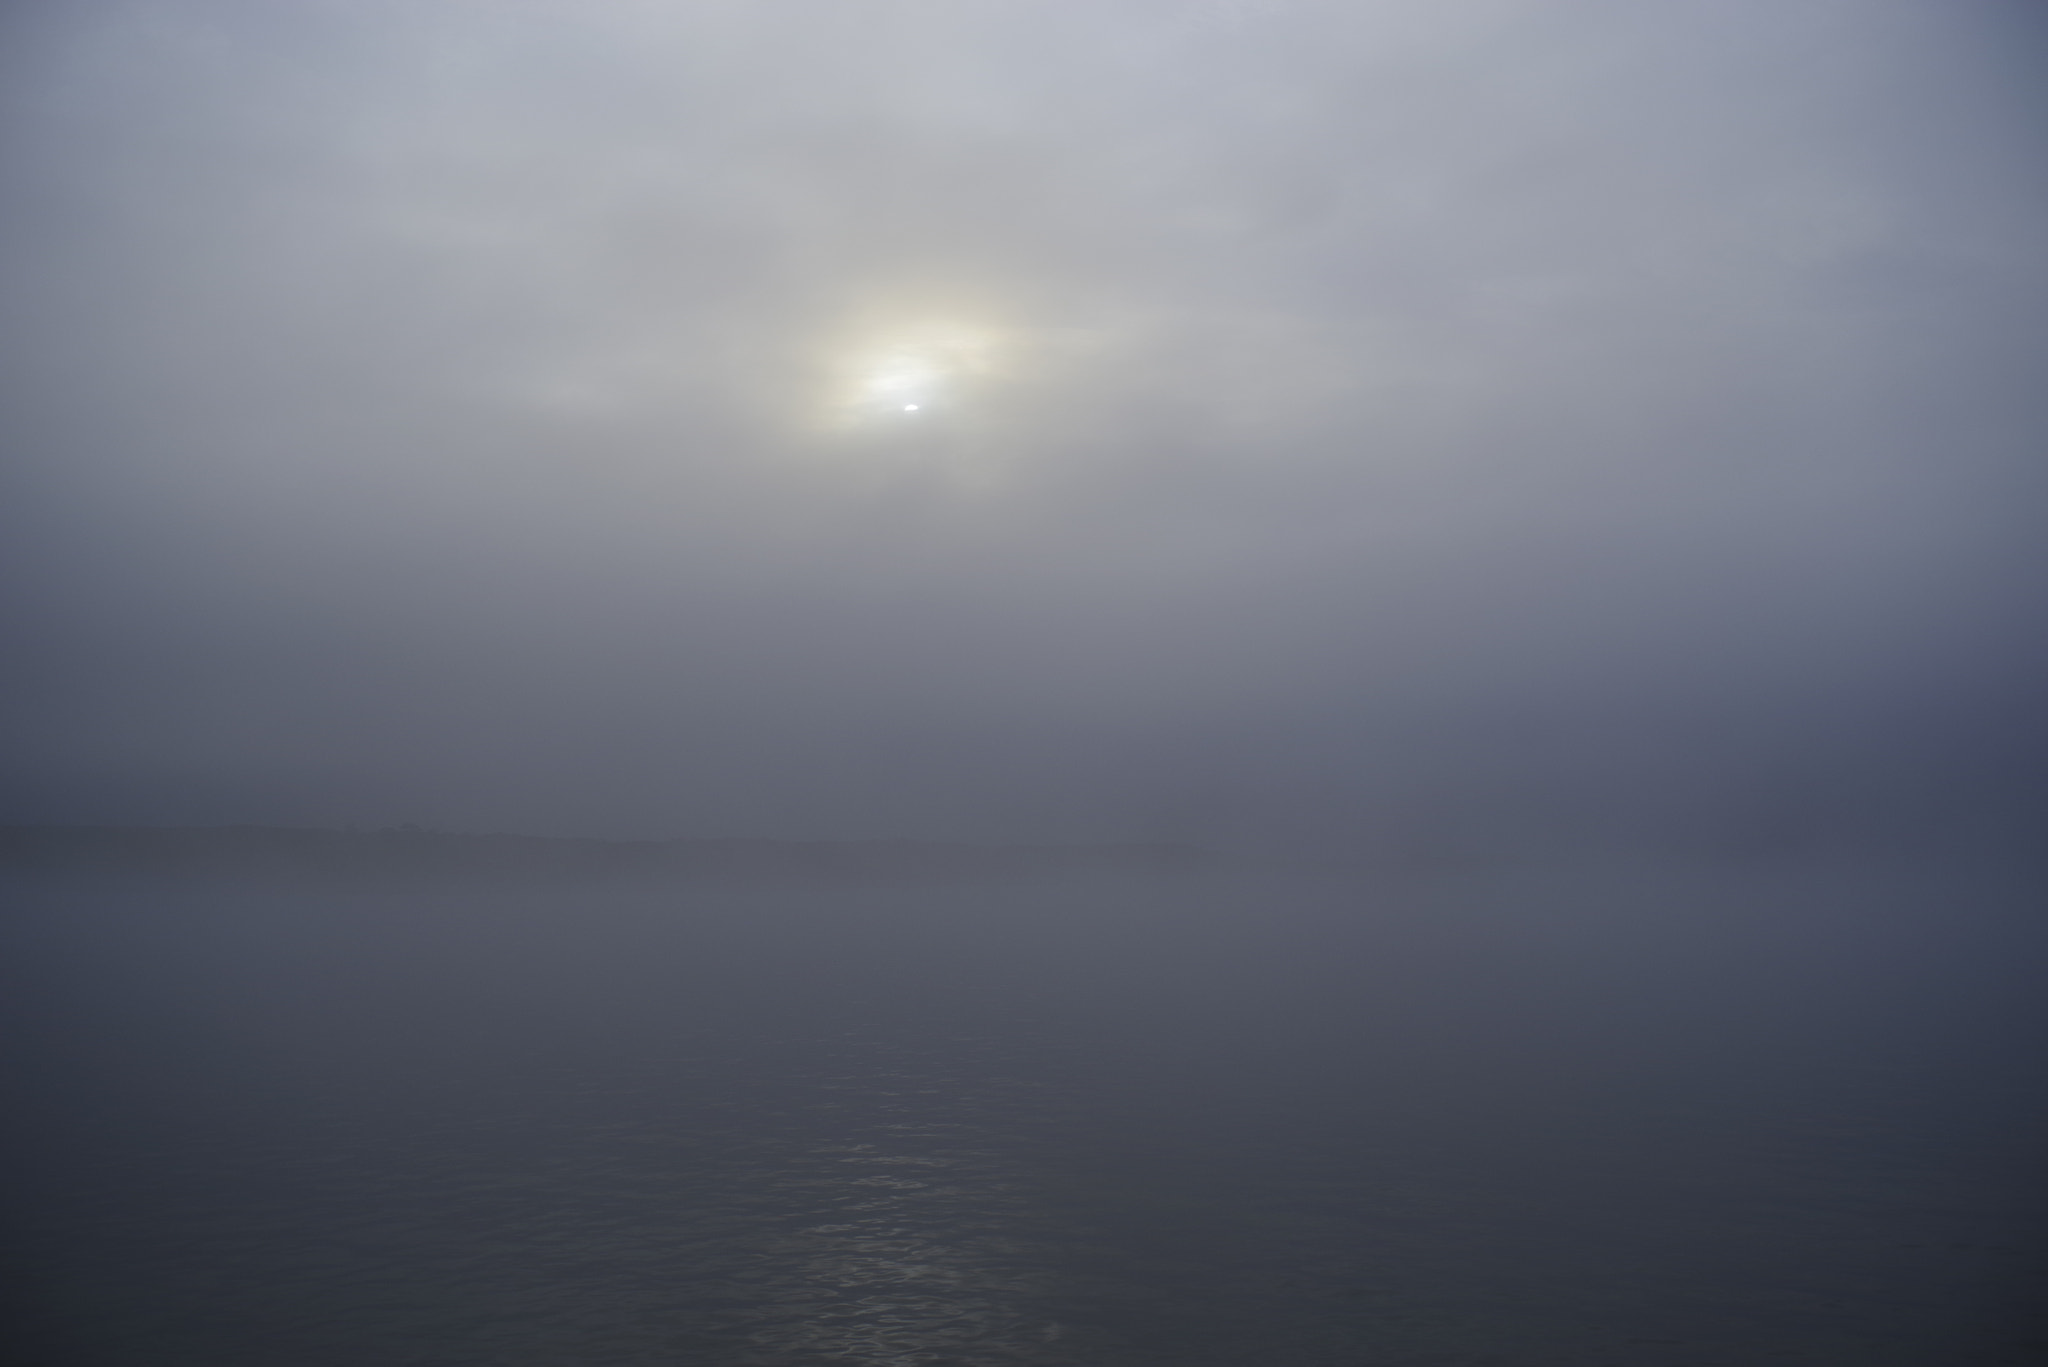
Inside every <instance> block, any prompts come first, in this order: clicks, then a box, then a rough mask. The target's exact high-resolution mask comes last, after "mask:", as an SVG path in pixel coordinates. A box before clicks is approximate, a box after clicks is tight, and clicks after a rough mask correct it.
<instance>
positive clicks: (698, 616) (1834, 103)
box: [4, 0, 2043, 838]
mask: <svg viewBox="0 0 2048 1367" xmlns="http://www.w3.org/2000/svg"><path fill="white" fill-rule="evenodd" d="M7 22H8V23H10V24H12V25H13V26H14V28H15V31H16V37H17V39H18V40H19V41H18V42H17V43H16V44H15V48H16V56H15V57H14V58H13V61H14V63H15V71H16V75H15V77H14V78H13V79H12V80H11V81H10V85H11V86H12V89H13V93H12V95H11V96H10V97H9V98H10V102H11V109H10V111H9V113H8V116H7V120H8V125H9V128H10V130H11V131H10V132H9V133H8V134H7V152H8V162H7V168H8V169H7V172H6V174H7V177H8V179H7V182H6V186H5V191H6V197H7V200H8V202H9V203H10V204H11V205H12V208H11V210H10V213H11V217H12V219H13V223H14V226H13V228H12V230H11V233H10V236H11V240H12V241H13V243H14V245H13V247H12V248H11V249H10V250H9V252H8V253H7V258H6V262H5V270H6V288H7V291H8V298H9V300H10V301H11V303H10V305H9V310H8V316H9V317H10V318H11V319H12V321H11V323H9V324H8V325H7V332H6V336H5V338H4V342H5V346H6V354H7V356H8V358H9V373H10V376H11V380H10V383H11V387H12V395H13V397H12V400H11V403H10V408H11V411H12V412H13V413H14V414H15V415H16V416H15V418H14V420H13V432H12V434H11V443H12V445H13V447H14V449H15V450H16V451H17V452H18V453H19V458H18V459H17V460H16V461H15V462H13V463H14V466H15V474H14V477H13V478H14V480H15V483H16V487H17V494H16V496H15V498H14V500H13V502H14V507H15V509H16V511H15V512H14V513H13V514H11V515H10V517H9V521H10V524H11V525H10V531H9V541H10V545H11V549H10V550H9V551H8V552H7V558H8V560H9V562H10V570H9V577H10V579H11V580H12V581H13V582H14V584H15V585H16V589H15V592H14V595H13V598H14V602H15V609H14V610H15V620H16V626H15V627H14V628H13V634H14V637H15V639H16V641H17V643H18V645H19V647H20V649H19V655H20V657H21V658H22V659H23V660H25V661H26V667H25V668H24V669H23V670H22V671H21V675H20V684H19V689H18V699H17V701H16V702H15V703H14V704H13V705H12V706H11V708H10V717H11V720H12V722H13V730H14V732H15V734H16V740H15V741H14V742H13V749H14V754H15V757H16V758H15V763H14V766H13V767H14V770H15V772H16V773H17V774H18V775H21V776H22V777H21V779H20V783H19V787H18V790H17V792H16V795H15V797H14V799H13V810H14V811H15V812H16V813H18V814H19V815H21V816H23V817H27V818H31V819H107V820H114V819H118V820H229V819H238V820H263V819H280V820H287V819H288V820H326V821H341V820H357V821H380V820H394V819H415V820H420V819H425V820H434V821H443V822H447V823H450V824H458V825H470V826H523V827H526V828H529V829H567V830H588V831H596V832H620V833H665V832H673V833H683V832H697V833H722V832H738V833H778V834H784V833H786V834H820V835H840V834H925V833H932V834H967V835H980V836H1002V835H1025V836H1036V835H1048V834H1051V835H1084V836H1085V835H1107V836H1121V835H1130V834H1141V835H1143V834H1162V833H1164V834H1183V835H1190V836H1194V837H1197V838H1208V837H1223V838H1228V837H1231V836H1234V835H1239V836H1241V835H1244V834H1246V833H1248V832H1253V833H1260V834H1261V835H1271V834H1272V833H1274V832H1277V831H1281V830H1286V829H1307V828H1310V827H1314V828H1316V829H1318V830H1319V831H1321V832H1323V833H1331V832H1342V831H1344V830H1350V829H1355V828H1358V827H1359V826H1361V825H1362V824H1369V823H1371V822H1374V821H1382V820H1388V819H1391V818H1389V817H1388V815H1387V814H1388V813H1391V812H1409V811H1414V812H1434V813H1441V812H1445V811H1457V812H1473V813H1483V812H1492V811H1496V810H1499V811H1505V812H1509V813H1520V812H1524V811H1525V810H1527V809H1530V808H1538V807H1541V808H1571V807H1573V806H1575V805H1584V806H1590V807H1600V808H1612V809H1616V810H1625V811H1639V810H1643V809H1645V808H1656V807H1659V806H1670V807H1672V808H1673V810H1680V809H1683V808H1685V806H1686V804H1687V803H1689V802H1692V801H1695V800H1699V801H1724V800H1725V801H1748V800H1750V799H1749V798H1748V797H1746V796H1744V795H1748V794H1755V793H1757V792H1760V791H1769V792H1772V793H1776V794H1779V795H1780V800H1782V801H1786V802H1795V803H1796V802H1810V803H1814V804H1820V805H1823V806H1825V805H1826V804H1827V803H1828V802H1831V801H1834V800H1836V799H1835V797H1834V796H1831V795H1832V794H1835V793H1836V791H1837V790H1868V789H1870V788H1871V787H1872V786H1873V785H1876V786H1880V787H1881V786H1883V784H1884V783H1891V784H1893V785H1894V786H1898V787H1901V788H1902V789H1911V788H1913V787H1915V786H1916V785H1920V786H1922V787H1925V786H1926V785H1928V784H1931V783H1934V779H1932V778H1930V777H1929V775H1931V774H1934V773H1936V772H1937V771H1939V772H1940V773H1941V774H1942V775H1945V777H1943V778H1942V779H1941V780H1940V782H1942V783H1948V784H1951V785H1955V784H1960V785H1962V786H1964V787H1967V786H1968V785H1969V783H1970V782H1972V781H1974V780H1972V779H1971V777H1970V776H1971V775H1979V776H1982V775H1986V774H1992V773H1994V772H1996V773H1997V774H1999V775H2009V774H2010V773H2011V772H2012V771H2013V770H2012V765H2013V763H2014V761H2013V760H2012V757H2013V756H2014V755H2015V754H2018V753H2021V752H2023V751H2025V750H2026V748H2027V747H2028V746H2030V745H2032V744H2033V743H2034V742H2033V739H2032V738H2030V737H2029V735H2028V734H2027V724H2026V718H2027V717H2028V715H2029V713H2030V708H2029V707H2028V705H2027V704H2026V702H2025V698H2026V695H2027V692H2028V689H2029V688H2030V687H2032V686H2033V685H2034V684H2035V683H2037V682H2038V681H2039V678H2040V673H2041V670H2040V666H2041V663H2042V661H2041V659H2040V654H2039V651H2038V649H2036V648H2034V647H2031V646H2029V645H2028V644H2027V640H2028V639H2029V637H2030V635H2032V634H2037V633H2030V632H2029V631H2028V630H2027V627H2026V623H2027V622H2028V620H2029V619H2030V616H2031V615H2032V614H2033V613H2035V612H2036V611H2037V610H2038V607H2039V600H2038V594H2037V592H2036V590H2035V587H2034V582H2035V579H2036V577H2037V576H2036V574H2035V569H2036V566H2035V561H2036V559H2037V557H2036V555H2035V553H2034V552H2033V551H2032V549H2031V548H2030V541H2031V535H2030V534H2031V532H2032V530H2033V529H2032V527H2031V518H2030V516H2029V509H2030V506H2031V504H2030V500H2031V499H2032V498H2033V497H2034V496H2035V495H2036V494H2037V493H2038V476H2037V474H2036V473H2035V467H2034V466H2033V465H2032V450H2033V447H2034V445H2035V444H2036V443H2037V438H2038V434H2039V430H2040V421H2039V417H2040V414H2039V400H2038V399H2037V398H2036V396H2035V395H2036V391H2037V390H2038V388H2039V385H2038V382H2037V381H2036V380H2035V378H2034V376H2033V375H2032V373H2031V359H2032V358H2033V357H2037V356H2038V355H2039V343H2040V338H2039V336H2038V327H2039V320H2040V318H2041V317H2042V316H2043V314H2042V311H2041V309H2040V307H2039V305H2040V303H2041V292H2042V284H2043V281H2042V272H2041V270H2040V267H2039V265H2038V245H2037V244H2038V224H2039V221H2040V219H2039V211H2040V209H2041V207H2042V189H2043V187H2042V184H2041V178H2040V175H2039V171H2038V166H2039V164H2040V162H2039V157H2038V153H2039V151H2040V147H2039V141H2040V139H2039V131H2040V130H2039V128H2038V127H2037V124H2036V119H2037V116H2038V113H2039V110H2038V108H2037V107H2036V106H2035V105H2034V103H2033V102H2032V100H2031V99H2030V97H2029V96H2028V95H2027V93H2026V89H2025V80H2024V77H2025V74H2026V73H2025V71H2024V70H2023V69H2022V68H2023V67H2024V66H2025V57H2024V55H2023V54H2025V53H2026V52H2028V51H2030V50H2031V51H2035V52H2038V47H2037V46H2036V47H2033V48H2029V46H2028V45H2029V44H2030V43H2033V42H2034V40H2035V39H2036V38H2037V36H2038V35H2035V34H2032V33H2030V32H2028V31H2025V30H2023V29H2022V28H2021V26H2020V23H2019V20H2018V18H2017V17H2016V15H2015V14H2013V13H2008V12H2006V11H2004V10H2001V9H1998V8H1995V7H1992V6H1981V7H1979V6H1970V5H1943V6H1935V5H1932V4H1925V3H1908V2H1907V0H1890V2H1888V3H1880V4H1875V5H1872V4H1867V3H1858V4H1853V5H1852V4H1839V3H1827V2H1825V0H1799V3H1792V4H1786V3H1782V0H1781V2H1780V3H1771V4H1764V3H1733V4H1728V3H1718V4H1712V5H1708V4H1680V5H1667V6H1655V7H1641V6H1633V5H1621V4H1610V3H1593V2H1591V0H1588V2H1587V3H1573V4H1566V5H1555V4H1543V5H1536V4H1528V3H1519V2H1510V0H1498V2H1495V3H1481V2H1480V0H1472V2H1471V3H1459V4H1450V5H1444V4H1421V3H1414V4H1407V3H1401V4H1386V5H1376V6H1367V5H1350V4H1325V3H1306V2H1304V3H1271V4H1261V3H1237V4H1226V3H1214V4H1188V5H1169V4H1163V3H1139V2H1138V0H1129V2H1128V3H1124V2H1122V0H1120V2H1119V3H1109V4H1097V5H1089V6H1035V5H1024V4H1019V3H1014V2H1011V0H1002V2H998V0H985V2H982V3H961V4H947V5H938V4H929V3H912V2H911V0H900V2H899V3H886V2H879V0H878V2H877V3H862V4H858V5H848V4H839V3H824V2H823V0H815V2H814V0H802V2H796V0H792V2H790V3H750V4H720V3H701V4H656V3H624V2H623V0H622V2H621V3H617V4H606V5H589V4H569V3H566V2H565V3H543V2H542V0H529V2H527V3H512V2H511V0H506V2H505V3H483V2H482V0H475V2H473V3H464V2H458V0H448V2H447V3H436V4H431V5H419V4H399V3H395V2H394V3H388V4H387V3H371V4H347V5H343V4H318V3H315V4H305V5H293V6H287V7H278V6H269V5H260V4H255V3H226V2H220V3H214V2H211V0H178V2H177V3H171V4H148V5H144V4H125V3H104V4H85V5H66V6H50V7H45V8H43V9H34V8H32V7H31V8H28V9H24V10H22V11H20V12H19V13H18V14H16V15H15V16H13V17H11V18H10V19H9V20H8V21H7ZM2015 54H2022V55H2021V56H2018V57H2016V56H2015ZM892 357H894V358H896V359H895V360H892V359H891V358H892ZM904 357H909V359H908V360H904V359H902V358H904ZM935 357H936V358H937V359H936V360H934V359H933V358H935ZM891 365H895V366H897V367H898V368H899V370H901V369H902V368H903V367H905V366H907V367H909V370H912V371H917V368H918V367H920V366H923V367H926V368H927V369H930V370H931V373H930V374H929V375H925V372H924V371H918V374H920V375H925V377H924V378H922V379H917V378H913V379H912V380H910V381H905V383H910V384H913V385H914V386H921V388H919V390H918V392H919V394H920V395H925V398H926V401H925V402H923V403H921V404H920V406H919V409H918V410H917V412H916V413H915V414H908V413H906V412H904V411H902V405H901V404H895V403H894V402H893V400H891V402H890V404H889V405H883V404H882V403H881V401H880V400H879V399H877V397H876V395H877V394H879V393H882V392H884V391H882V390H877V389H875V388H873V383H872V382H873V381H874V377H875V376H876V375H878V374H881V373H882V372H883V371H884V370H886V369H887V368H888V367H889V366H891ZM932 367H936V369H931V368H932ZM904 373H906V374H907V373H909V371H904ZM927 390H928V391H929V394H926V391H927ZM886 392H887V393H889V394H895V393H896V391H895V390H888V391H886ZM905 392H908V391H905ZM885 407H886V409H887V411H884V410H885ZM1999 765H2005V766H2006V767H2004V768H1999V767H1998V766H1999ZM2022 767H2023V766H2022ZM1984 781H1985V782H1986V783H1992V786H1994V787H1996V786H1997V785H1998V784H2009V783H2010V782H2012V781H2013V780H2011V779H2010V778H2009V776H2007V777H1999V778H1997V779H1996V782H1995V783H1994V782H1993V781H1992V780H1991V779H1985V780H1984ZM1937 786H1938V785H1937ZM1930 791H1931V790H1930ZM1942 791H1943V792H1948V791H1949V789H1946V788H1944V789H1942ZM1999 791H2001V792H2003V791H2004V789H2000V790H1999ZM1786 794H1792V795H1793V796H1791V797H1786V796H1784V795H1786ZM1418 819H1419V818H1418ZM1430 819H1436V818H1434V817H1432V818H1430ZM1461 819H1462V818H1461ZM1472 819H1474V820H1479V819H1480V818H1479V817H1473V818H1472ZM1485 819H1486V820H1492V819H1494V818H1492V817H1486V818H1485ZM1500 819H1501V820H1511V819H1514V820H1519V819H1521V818H1520V817H1514V818H1509V817H1502V818H1500Z"/></svg>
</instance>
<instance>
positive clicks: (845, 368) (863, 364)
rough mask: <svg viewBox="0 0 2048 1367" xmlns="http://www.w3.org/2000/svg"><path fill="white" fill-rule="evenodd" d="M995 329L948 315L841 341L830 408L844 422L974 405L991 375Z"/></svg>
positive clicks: (932, 414) (906, 417) (931, 414)
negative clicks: (941, 318)
mask: <svg viewBox="0 0 2048 1367" xmlns="http://www.w3.org/2000/svg"><path fill="white" fill-rule="evenodd" d="M1000 350H1001V343H1000V338H999V336H998V334H997V332H996V330H995V329H993V328H989V327H982V326H975V325H972V324H968V323H961V322H956V321H951V320H923V321H917V322H908V323H899V324H896V325H894V326H881V327H870V328H865V329H862V330H861V331H860V332H859V333H858V334H857V335H855V336H852V337H849V338H846V339H845V341H844V342H843V343H842V349H841V350H840V351H839V354H838V358H837V362H836V364H835V365H834V366H833V370H834V372H835V373H836V376H837V379H836V380H835V381H834V384H833V397H832V401H831V404H830V407H831V408H832V409H833V411H834V414H835V417H836V419H837V421H838V422H839V423H840V424H841V425H849V426H872V425H874V424H877V423H887V422H905V421H912V420H920V419H931V418H937V417H940V416H941V415H943V414H948V413H955V414H957V413H959V412H960V411H961V410H963V409H966V408H968V407H971V406H972V403H973V400H974V397H975V394H976V391H977V390H979V389H980V388H981V387H982V386H983V385H984V384H985V383H986V381H987V380H988V379H989V378H990V377H991V376H993V375H994V373H995V371H996V361H997V356H998V354H999V352H1000Z"/></svg>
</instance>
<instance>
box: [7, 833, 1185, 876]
mask: <svg viewBox="0 0 2048 1367" xmlns="http://www.w3.org/2000/svg"><path fill="white" fill-rule="evenodd" d="M1199 862H1201V855H1200V853H1199V852H1198V851H1196V850H1194V849H1192V848H1190V847H1188V846H1185V845H1173V844H1137V843H1134V844H1106V845H971V844H949V843H944V842H934V841H909V840H863V841H813V840H589V839H578V838H574V837H567V836H537V835H471V834H463V833H459V832H452V831H432V830H422V829H419V828H416V827H409V826H401V827H394V828H390V829H386V830H370V831H355V830H348V831H334V830H319V829H304V828H297V827H283V826H191V827H159V826H0V868H8V869H17V870H45V871H53V872H54V871H96V872H107V873H125V874H142V875H175V874H249V873H258V874H289V875H312V876H324V877H351V876H382V875H431V876H460V877H475V876H511V877H520V878H532V877H570V878H590V877H709V876H797V877H869V878H901V877H955V876H965V875H975V876H986V875H992V874H1001V875H1019V874H1031V873H1048V872H1061V871H1073V870H1083V869H1091V870H1115V869H1128V870H1166V869H1180V868H1191V867H1193V866H1195V865H1196V864H1197V863H1199Z"/></svg>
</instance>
